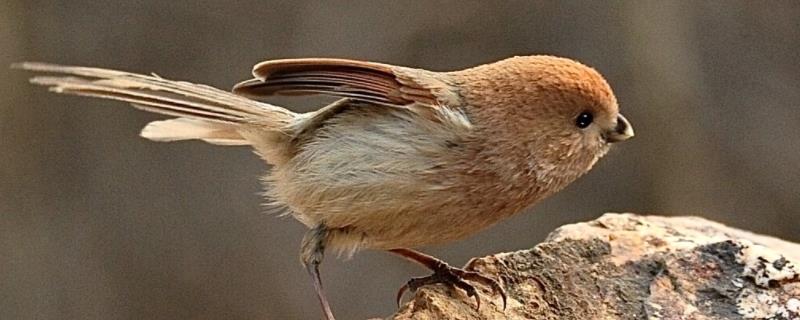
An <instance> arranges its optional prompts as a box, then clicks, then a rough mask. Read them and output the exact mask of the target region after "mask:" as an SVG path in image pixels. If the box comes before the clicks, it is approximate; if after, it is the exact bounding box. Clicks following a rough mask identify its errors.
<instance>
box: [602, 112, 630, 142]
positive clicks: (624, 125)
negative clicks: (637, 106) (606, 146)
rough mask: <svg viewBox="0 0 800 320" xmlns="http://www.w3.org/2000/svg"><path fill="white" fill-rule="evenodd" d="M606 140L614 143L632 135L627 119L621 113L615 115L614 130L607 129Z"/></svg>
mask: <svg viewBox="0 0 800 320" xmlns="http://www.w3.org/2000/svg"><path fill="white" fill-rule="evenodd" d="M605 137H606V141H608V142H611V143H614V142H620V141H625V140H628V139H630V138H632V137H633V127H632V126H631V123H630V122H628V119H625V117H623V116H622V115H621V114H620V115H617V125H616V127H614V130H609V131H607V132H606V134H605Z"/></svg>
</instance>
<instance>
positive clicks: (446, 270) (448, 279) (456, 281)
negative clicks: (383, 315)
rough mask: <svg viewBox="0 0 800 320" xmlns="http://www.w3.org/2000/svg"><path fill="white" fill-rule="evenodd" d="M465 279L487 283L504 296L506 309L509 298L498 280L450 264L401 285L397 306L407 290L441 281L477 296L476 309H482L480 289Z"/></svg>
mask: <svg viewBox="0 0 800 320" xmlns="http://www.w3.org/2000/svg"><path fill="white" fill-rule="evenodd" d="M465 280H468V281H474V282H478V283H480V284H483V285H486V286H488V287H489V288H491V289H492V292H493V293H494V294H500V297H502V298H503V310H505V309H506V301H507V300H508V297H507V296H506V291H505V290H504V289H503V287H502V286H500V284H499V283H498V282H497V281H496V280H494V279H492V278H489V277H486V276H484V275H482V274H480V273H478V272H475V271H466V270H463V269H458V268H453V267H451V266H448V265H445V266H442V267H441V268H439V269H436V270H434V272H433V274H432V275H430V276H427V277H421V278H412V279H411V280H408V282H407V283H406V284H404V285H403V286H402V287H400V290H398V291H397V306H398V307H400V301H401V300H402V298H403V294H404V293H405V292H406V291H411V292H412V293H413V292H416V291H417V289H419V288H420V287H422V286H425V285H429V284H437V283H441V284H446V285H450V286H453V287H456V288H459V289H461V290H464V292H465V293H466V294H467V296H468V297H474V298H475V309H476V310H480V308H481V298H480V295H479V294H478V291H477V290H475V287H474V286H473V285H471V284H469V283H467V282H466V281H465Z"/></svg>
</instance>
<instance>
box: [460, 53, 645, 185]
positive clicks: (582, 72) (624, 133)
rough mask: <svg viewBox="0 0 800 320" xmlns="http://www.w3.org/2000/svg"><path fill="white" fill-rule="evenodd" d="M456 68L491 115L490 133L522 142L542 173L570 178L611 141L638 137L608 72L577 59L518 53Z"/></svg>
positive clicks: (520, 149)
mask: <svg viewBox="0 0 800 320" xmlns="http://www.w3.org/2000/svg"><path fill="white" fill-rule="evenodd" d="M454 74H455V75H457V78H459V79H463V81H462V82H461V83H460V87H467V88H468V89H467V90H463V91H462V94H463V95H464V98H465V100H466V101H467V103H468V104H469V105H470V106H471V107H470V109H471V111H472V112H473V113H474V114H475V116H476V117H479V118H481V120H484V121H482V123H483V124H484V126H485V128H484V129H485V130H486V131H487V134H486V135H487V139H489V140H495V141H492V144H494V145H496V146H497V147H498V148H499V147H503V146H516V147H515V148H513V149H514V150H515V152H514V153H517V154H524V155H525V156H526V157H528V158H529V163H530V165H531V166H533V167H534V168H533V171H535V172H536V173H537V175H542V177H540V178H548V179H553V178H559V179H560V178H562V177H563V178H566V179H565V180H568V181H567V182H569V181H571V180H573V179H574V178H576V177H577V176H580V175H581V174H583V173H585V172H586V171H588V170H589V169H591V167H592V166H593V165H594V163H595V162H596V161H597V160H598V159H599V158H600V157H602V156H603V155H605V153H606V152H607V151H608V149H609V147H610V145H611V144H613V143H616V142H621V141H624V140H627V139H629V138H631V137H633V127H632V126H631V124H630V123H629V122H628V120H627V119H625V117H624V116H622V114H620V113H619V106H618V104H617V99H616V98H615V96H614V93H613V92H612V90H611V87H610V86H609V85H608V83H607V82H606V80H605V79H604V78H603V77H602V76H601V75H600V73H598V72H597V71H596V70H594V69H593V68H591V67H588V66H586V65H583V64H581V63H579V62H576V61H574V60H570V59H566V58H559V57H553V56H525V57H514V58H510V59H506V60H502V61H499V62H496V63H492V64H487V65H483V66H479V67H476V68H472V69H467V70H464V71H459V72H456V73H454ZM506 154H508V152H506ZM560 180H561V179H560Z"/></svg>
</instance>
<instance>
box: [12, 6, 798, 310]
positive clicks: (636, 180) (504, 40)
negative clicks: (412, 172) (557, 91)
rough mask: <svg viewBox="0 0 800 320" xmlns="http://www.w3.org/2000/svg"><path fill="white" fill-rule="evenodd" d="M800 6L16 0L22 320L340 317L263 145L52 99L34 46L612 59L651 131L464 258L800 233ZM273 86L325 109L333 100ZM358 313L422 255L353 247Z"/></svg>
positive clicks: (631, 104)
mask: <svg viewBox="0 0 800 320" xmlns="http://www.w3.org/2000/svg"><path fill="white" fill-rule="evenodd" d="M798 52H800V2H797V1H774V2H745V1H726V2H699V1H696V2H656V1H653V2H649V1H647V2H645V1H627V2H588V1H557V2H556V1H554V2H529V1H509V2H495V1H442V2H438V1H413V2H409V1H402V2H400V1H397V2H394V1H330V2H324V3H323V2H321V1H285V2H271V1H255V0H252V1H196V2H194V1H192V2H188V1H186V2H183V1H155V0H139V1H87V0H76V1H35V0H33V1H22V0H4V1H2V2H0V70H3V69H5V70H4V71H0V73H1V74H2V75H3V76H2V77H0V150H2V151H1V152H0V319H317V318H319V317H320V311H319V308H318V304H317V301H316V299H315V296H314V294H313V291H312V287H311V284H310V282H309V279H308V278H307V276H306V274H305V272H304V270H303V269H302V268H301V267H300V263H299V260H298V248H299V242H300V239H301V238H302V236H303V233H304V228H303V227H302V226H301V225H300V224H299V223H297V222H296V221H294V220H292V219H290V218H278V217H275V216H272V215H270V214H268V213H266V212H265V210H264V208H263V207H262V206H261V202H262V199H261V198H260V197H259V195H258V193H259V192H260V191H261V187H260V184H259V180H258V177H259V176H261V175H263V174H264V173H265V172H266V170H267V169H268V168H266V167H265V166H264V164H263V163H262V162H261V161H260V160H259V159H258V158H257V157H256V156H255V155H254V154H253V153H252V152H251V151H250V150H249V149H247V148H230V147H229V148H222V147H215V146H212V145H208V144H204V143H199V142H182V143H172V144H163V143H152V142H149V141H146V140H144V139H141V138H139V137H138V133H139V130H140V129H141V128H142V126H143V125H144V124H145V123H147V122H148V121H151V120H154V119H158V118H159V117H158V116H154V115H150V114H147V113H144V112H140V111H137V110H134V109H132V108H128V107H127V106H125V105H124V104H122V103H117V102H110V101H101V100H94V99H86V98H79V97H66V96H57V95H54V94H49V93H47V92H46V91H45V90H43V89H42V88H40V87H33V86H31V85H28V84H27V82H26V80H27V77H28V76H29V74H28V73H25V72H21V71H18V70H9V69H6V67H5V66H8V65H9V64H10V63H12V62H16V61H22V60H34V61H48V62H56V63H64V64H78V65H91V66H102V67H111V68H119V69H124V70H131V71H138V72H157V73H158V74H159V75H161V76H164V77H167V78H177V79H183V80H192V81H194V82H200V83H206V84H210V85H214V86H217V87H220V88H230V87H231V86H232V85H233V84H234V83H236V82H237V81H240V80H244V79H247V78H249V72H250V68H251V66H252V65H253V64H255V63H257V62H259V61H261V60H265V59H273V58H287V57H308V56H325V57H329V56H330V57H346V58H357V59H367V60H375V61H382V62H389V63H394V64H401V65H408V66H416V67H423V68H428V69H433V70H451V69H459V68H464V67H468V66H473V65H475V64H480V63H486V62H491V61H494V60H498V59H501V58H506V57H509V56H513V55H525V54H533V53H546V54H554V55H562V56H567V57H571V58H575V59H578V60H580V61H583V62H585V63H587V64H589V65H592V66H594V67H596V68H597V69H598V70H600V71H601V72H602V73H603V74H604V75H605V76H606V78H607V79H608V80H609V82H610V83H611V85H612V86H613V87H614V89H615V92H616V94H617V97H618V99H619V101H620V105H621V108H622V111H623V112H624V113H625V115H626V116H627V117H628V119H629V120H630V121H631V122H632V123H633V125H634V127H635V128H636V138H635V139H633V140H631V141H630V142H626V143H624V144H621V145H619V146H618V147H617V148H615V150H613V151H612V152H611V154H610V155H608V156H607V157H606V158H605V159H604V160H603V161H601V162H600V164H599V165H598V166H597V167H596V168H595V169H594V170H593V171H592V172H591V173H590V174H588V175H587V176H586V177H584V178H582V179H580V180H579V181H578V182H577V183H575V184H573V185H572V186H570V187H569V188H567V189H566V190H565V191H563V192H561V193H560V194H558V195H557V196H554V197H552V198H551V199H549V200H547V201H545V202H544V203H542V204H541V205H539V206H537V207H536V208H534V209H533V210H529V211H530V213H529V214H521V215H518V216H516V217H514V218H512V219H509V220H507V221H504V222H502V223H500V224H498V225H497V226H496V227H493V228H491V229H489V230H487V231H484V232H482V233H480V234H477V235H475V236H473V237H471V238H469V239H466V240H463V241H460V242H457V243H453V244H449V245H444V246H438V247H431V248H423V249H425V250H427V251H428V252H430V253H433V254H435V255H437V256H439V257H441V258H444V259H446V260H448V261H450V262H451V263H453V264H455V265H461V264H462V263H464V262H466V261H467V260H468V259H469V258H470V257H473V256H481V255H486V254H490V253H493V252H500V251H510V250H516V249H523V248H529V247H532V246H533V245H535V244H536V243H537V242H539V241H541V240H542V239H543V238H544V237H545V236H546V235H547V233H548V232H550V231H552V230H553V229H554V228H556V227H558V226H560V225H562V224H566V223H572V222H578V221H584V220H589V219H593V218H595V217H597V216H599V215H600V214H602V213H604V212H608V211H615V212H637V213H642V214H662V215H699V216H703V217H707V218H709V219H714V220H717V221H721V222H723V223H726V224H730V225H733V226H735V227H739V228H746V229H749V230H752V231H755V232H759V233H766V234H770V235H774V236H778V237H782V238H785V239H788V240H793V241H800V197H799V196H798V195H800V192H798V185H799V184H800V165H798V164H800V125H799V124H800V58H799V57H800V56H798ZM271 101H272V102H276V103H281V104H284V105H288V104H290V105H292V106H296V108H295V109H297V110H304V109H303V108H311V107H314V106H317V105H319V104H320V103H323V102H324V101H325V100H324V99H304V100H286V99H274V100H271ZM322 269H323V277H324V279H323V281H324V282H325V286H326V290H327V292H328V295H329V297H330V300H331V301H332V304H333V308H334V311H335V313H336V314H337V316H338V317H340V318H341V319H364V318H367V317H383V316H387V315H389V314H391V313H392V312H393V311H394V310H395V306H394V295H395V292H396V290H397V288H399V286H400V285H402V284H403V283H404V282H405V281H406V280H408V279H409V277H411V276H420V275H425V274H427V271H426V270H422V269H420V268H418V267H417V266H414V265H411V264H410V263H408V262H405V261H403V260H400V259H398V258H396V257H394V256H391V255H388V254H385V253H381V252H369V251H367V252H363V253H361V254H358V255H356V257H355V258H353V259H351V260H347V261H343V260H337V259H335V258H334V257H329V258H328V259H327V260H326V261H325V263H324V264H323V267H322Z"/></svg>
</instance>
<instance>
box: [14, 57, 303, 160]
mask: <svg viewBox="0 0 800 320" xmlns="http://www.w3.org/2000/svg"><path fill="white" fill-rule="evenodd" d="M12 67H14V68H19V69H25V70H31V71H39V72H47V73H56V74H62V75H64V76H37V77H34V78H32V79H31V83H34V84H38V85H42V86H46V87H49V88H50V90H51V91H54V92H58V93H64V94H72V95H79V96H90V97H98V98H105V99H112V100H119V101H124V102H129V103H131V104H133V106H134V107H136V108H138V109H141V110H145V111H149V112H154V113H159V114H164V115H169V116H174V117H178V119H172V120H165V121H155V122H152V123H150V124H149V125H147V126H146V127H145V128H144V129H143V130H142V134H141V135H142V136H143V137H145V138H148V139H151V140H156V141H176V140H187V139H201V140H204V141H206V142H209V143H214V144H222V145H243V144H249V143H248V142H247V141H246V140H245V139H244V138H243V137H242V136H241V135H239V133H238V132H237V129H238V128H240V127H241V126H247V125H258V126H259V127H260V128H262V129H264V130H267V131H283V130H286V128H288V127H289V125H290V124H291V122H292V120H293V119H294V117H295V114H294V113H292V112H291V111H289V110H286V109H284V108H281V107H277V106H273V105H270V104H267V103H262V102H258V101H254V100H250V99H247V98H245V97H242V96H238V95H235V94H233V93H230V92H227V91H223V90H219V89H216V88H213V87H210V86H206V85H200V84H194V83H189V82H183V81H173V80H167V79H164V78H161V77H159V76H158V75H155V74H154V75H142V74H135V73H129V72H123V71H116V70H109V69H101V68H88V67H74V66H61V65H54V64H47V63H37V62H24V63H20V64H15V65H13V66H12Z"/></svg>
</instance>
